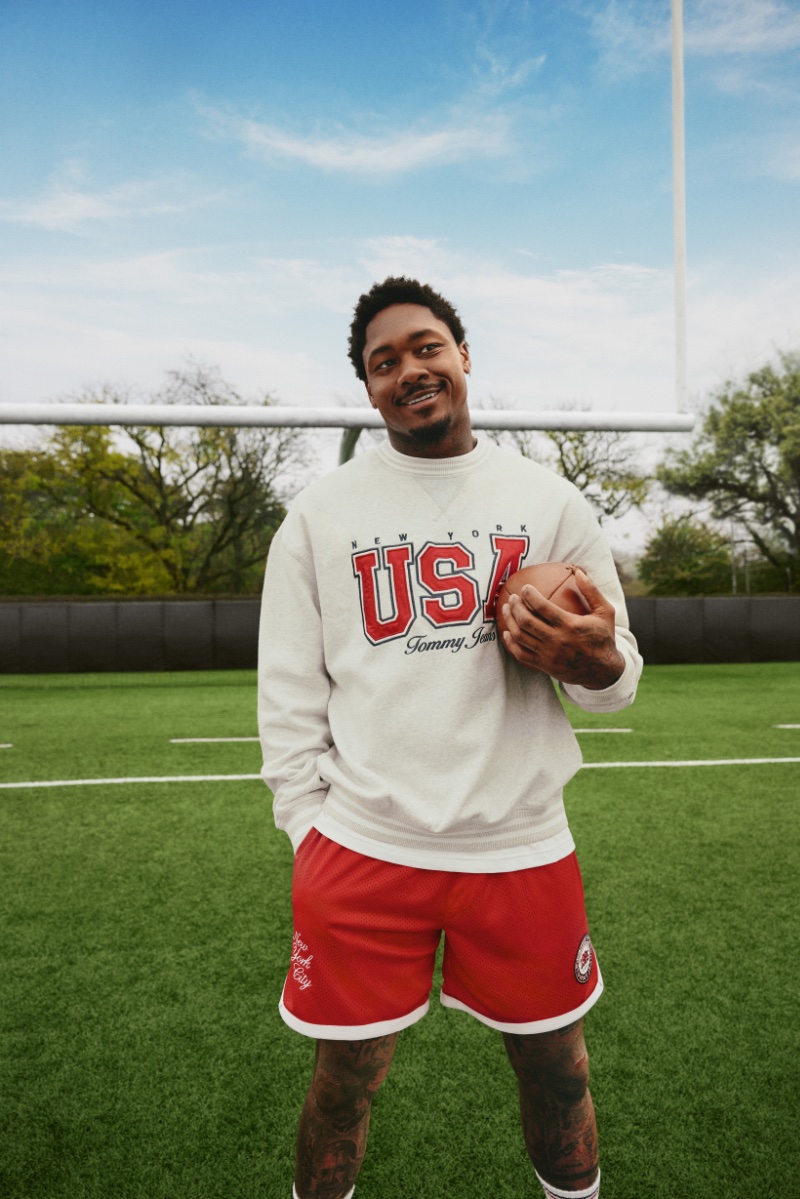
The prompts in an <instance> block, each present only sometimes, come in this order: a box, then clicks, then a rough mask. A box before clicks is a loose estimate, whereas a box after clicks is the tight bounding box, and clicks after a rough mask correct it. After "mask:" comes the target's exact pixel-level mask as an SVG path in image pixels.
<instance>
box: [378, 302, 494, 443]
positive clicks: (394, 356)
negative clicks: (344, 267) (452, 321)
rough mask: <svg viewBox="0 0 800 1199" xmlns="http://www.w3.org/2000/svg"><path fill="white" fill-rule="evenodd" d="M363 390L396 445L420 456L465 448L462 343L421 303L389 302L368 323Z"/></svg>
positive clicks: (464, 353) (466, 414)
mask: <svg viewBox="0 0 800 1199" xmlns="http://www.w3.org/2000/svg"><path fill="white" fill-rule="evenodd" d="M364 367H365V370H366V373H367V392H368V393H369V398H370V402H371V404H372V406H373V408H377V409H378V411H379V412H380V414H381V416H382V417H383V419H384V421H385V422H386V429H387V432H388V434H389V440H390V442H391V444H392V445H393V446H394V448H395V449H396V450H399V451H400V452H401V453H403V454H410V455H412V456H414V457H419V458H444V457H452V456H455V455H457V454H465V453H468V452H469V451H470V450H471V449H472V446H473V444H474V441H473V437H472V430H471V427H470V421H469V411H468V409H467V378H466V376H467V374H468V373H469V369H470V361H469V351H468V349H467V344H466V342H463V343H462V344H461V345H460V346H459V345H456V342H455V338H454V337H453V334H452V333H451V332H450V330H449V328H448V327H447V325H446V324H445V323H444V322H443V321H440V320H438V319H437V318H436V317H435V316H434V315H433V313H432V312H431V311H430V309H429V308H425V307H423V306H422V305H420V304H392V305H391V307H389V308H384V309H383V311H382V312H379V313H378V315H377V316H376V317H373V319H372V320H371V321H370V323H369V324H368V325H367V338H366V344H365V346H364Z"/></svg>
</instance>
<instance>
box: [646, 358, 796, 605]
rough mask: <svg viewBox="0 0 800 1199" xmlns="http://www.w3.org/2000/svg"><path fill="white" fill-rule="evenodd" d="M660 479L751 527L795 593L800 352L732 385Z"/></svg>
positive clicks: (713, 511)
mask: <svg viewBox="0 0 800 1199" xmlns="http://www.w3.org/2000/svg"><path fill="white" fill-rule="evenodd" d="M657 474H658V478H659V480H660V482H661V483H662V484H663V485H664V487H666V489H667V490H668V491H670V492H672V493H673V494H675V495H681V496H687V497H690V498H692V499H699V500H706V501H707V502H708V503H709V505H710V510H711V514H712V516H713V517H714V518H716V519H717V520H726V521H735V522H737V524H739V525H740V526H742V527H744V529H746V530H747V534H748V536H749V537H750V538H751V539H752V541H753V542H754V543H755V545H756V546H757V547H758V549H759V551H760V552H761V554H762V555H763V557H764V558H765V559H767V561H768V562H770V563H771V564H772V565H773V567H775V568H776V569H777V570H778V571H779V572H780V574H781V575H782V576H783V577H784V578H785V579H786V582H787V585H788V587H789V589H791V587H792V584H793V583H797V582H798V580H800V355H798V354H786V353H784V354H781V355H780V369H775V368H773V367H771V366H765V367H763V368H762V369H761V370H757V371H753V372H752V373H751V374H749V375H748V376H747V379H746V381H745V382H744V384H738V385H737V384H735V383H727V384H726V385H725V386H724V387H723V388H722V389H721V390H720V391H719V392H718V393H717V395H716V396H715V397H714V398H713V400H712V404H711V407H710V408H709V410H708V412H707V414H706V417H705V420H704V421H703V427H702V430H701V432H700V435H699V437H698V438H697V439H696V440H695V442H694V444H693V445H692V446H691V447H690V448H689V449H686V450H682V451H679V452H673V453H671V454H669V455H668V456H667V458H666V460H665V461H664V462H663V463H662V464H661V466H660V467H659V468H658V472H657Z"/></svg>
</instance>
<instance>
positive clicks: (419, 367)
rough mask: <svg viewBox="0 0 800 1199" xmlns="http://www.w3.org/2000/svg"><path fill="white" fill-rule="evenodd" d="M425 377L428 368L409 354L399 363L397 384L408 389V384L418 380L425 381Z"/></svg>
mask: <svg viewBox="0 0 800 1199" xmlns="http://www.w3.org/2000/svg"><path fill="white" fill-rule="evenodd" d="M427 377H428V368H427V367H426V366H425V363H424V362H420V361H419V360H418V359H417V358H415V357H414V356H413V355H411V354H409V355H408V356H406V357H404V358H403V359H402V361H401V362H400V372H399V375H398V382H399V383H400V384H401V385H402V386H404V387H408V385H409V384H411V383H417V382H418V381H419V380H420V379H425V378H427Z"/></svg>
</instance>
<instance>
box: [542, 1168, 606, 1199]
mask: <svg viewBox="0 0 800 1199" xmlns="http://www.w3.org/2000/svg"><path fill="white" fill-rule="evenodd" d="M534 1173H535V1174H536V1177H537V1178H538V1179H539V1182H540V1183H541V1184H542V1188H543V1190H544V1193H545V1199H598V1197H599V1195H600V1171H599V1170H598V1171H597V1178H595V1180H594V1182H593V1183H592V1185H591V1186H590V1187H587V1188H586V1190H585V1191H560V1190H559V1189H558V1187H554V1186H553V1184H552V1183H551V1182H545V1180H544V1179H543V1178H542V1176H541V1174H540V1173H539V1171H538V1170H534Z"/></svg>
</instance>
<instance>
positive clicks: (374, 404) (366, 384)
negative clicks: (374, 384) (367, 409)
mask: <svg viewBox="0 0 800 1199" xmlns="http://www.w3.org/2000/svg"><path fill="white" fill-rule="evenodd" d="M364 387H365V389H366V392H367V397H368V399H369V402H370V404H372V407H373V408H377V407H378V405H377V404H376V403H375V401H374V400H373V398H372V392H371V391H370V389H369V383H365V384H364Z"/></svg>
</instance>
